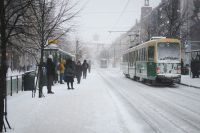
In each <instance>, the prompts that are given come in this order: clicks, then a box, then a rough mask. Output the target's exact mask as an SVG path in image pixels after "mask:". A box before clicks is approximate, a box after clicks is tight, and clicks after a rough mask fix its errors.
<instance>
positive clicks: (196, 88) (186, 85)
mask: <svg viewBox="0 0 200 133" xmlns="http://www.w3.org/2000/svg"><path fill="white" fill-rule="evenodd" d="M179 84H180V85H184V86H188V87H193V88H196V89H200V87H198V86H193V85H188V84H184V83H179Z"/></svg>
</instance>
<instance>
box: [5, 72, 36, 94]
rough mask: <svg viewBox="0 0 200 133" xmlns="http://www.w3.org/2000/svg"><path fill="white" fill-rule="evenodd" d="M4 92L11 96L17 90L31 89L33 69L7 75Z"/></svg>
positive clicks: (33, 77) (33, 81)
mask: <svg viewBox="0 0 200 133" xmlns="http://www.w3.org/2000/svg"><path fill="white" fill-rule="evenodd" d="M6 81H7V83H6V84H7V90H6V94H7V95H10V96H12V95H13V93H18V92H19V91H27V90H33V89H34V85H35V71H34V70H33V71H27V72H25V73H23V74H19V75H12V76H7V80H6Z"/></svg>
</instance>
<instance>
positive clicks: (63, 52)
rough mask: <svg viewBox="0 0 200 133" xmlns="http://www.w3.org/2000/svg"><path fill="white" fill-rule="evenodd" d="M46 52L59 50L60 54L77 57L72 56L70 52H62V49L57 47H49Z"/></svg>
mask: <svg viewBox="0 0 200 133" xmlns="http://www.w3.org/2000/svg"><path fill="white" fill-rule="evenodd" d="M45 50H58V51H60V52H62V53H64V54H67V55H69V56H72V57H75V55H73V54H71V53H69V52H66V51H64V50H62V49H60V48H56V47H54V48H52V47H51V48H50V47H48V48H45Z"/></svg>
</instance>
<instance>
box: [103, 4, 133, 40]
mask: <svg viewBox="0 0 200 133" xmlns="http://www.w3.org/2000/svg"><path fill="white" fill-rule="evenodd" d="M129 2H130V0H127V2H126V4H125V6H124V8H123V9H122V11H121V13H120V15H119V17H118V18H117V20H116V22H115V23H114V25H113V26H112V27H111V30H112V29H113V28H114V27H115V26H116V25H117V24H118V22H119V21H120V19H121V17H122V15H123V14H124V12H125V11H126V8H127V7H128V4H129ZM110 35H111V33H110V34H109V35H108V37H107V40H108V39H109V38H110Z"/></svg>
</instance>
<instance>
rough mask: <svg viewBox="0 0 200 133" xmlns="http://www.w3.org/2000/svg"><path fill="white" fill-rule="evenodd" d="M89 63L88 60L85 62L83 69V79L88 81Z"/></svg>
mask: <svg viewBox="0 0 200 133" xmlns="http://www.w3.org/2000/svg"><path fill="white" fill-rule="evenodd" d="M88 66H89V65H88V63H87V61H86V60H84V61H83V64H82V69H83V78H84V79H86V77H87V69H88Z"/></svg>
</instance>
